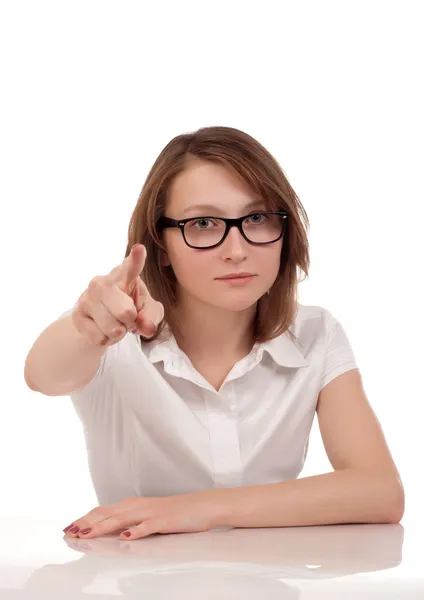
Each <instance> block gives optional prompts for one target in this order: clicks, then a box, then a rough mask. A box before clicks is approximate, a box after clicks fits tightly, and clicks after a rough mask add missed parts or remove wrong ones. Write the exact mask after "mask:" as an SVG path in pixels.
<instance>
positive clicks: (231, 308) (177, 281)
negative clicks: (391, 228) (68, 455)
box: [25, 127, 404, 539]
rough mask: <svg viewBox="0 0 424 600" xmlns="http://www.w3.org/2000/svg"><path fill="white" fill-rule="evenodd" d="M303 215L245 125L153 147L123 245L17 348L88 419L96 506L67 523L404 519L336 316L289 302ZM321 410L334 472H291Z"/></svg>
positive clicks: (33, 373)
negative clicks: (111, 263) (117, 257)
mask: <svg viewBox="0 0 424 600" xmlns="http://www.w3.org/2000/svg"><path fill="white" fill-rule="evenodd" d="M307 227H309V223H308V218H307V215H306V213H305V210H304V208H303V206H302V204H301V203H300V201H299V199H298V197H297V196H296V193H295V192H294V190H293V188H292V187H291V185H290V183H289V182H288V180H287V178H286V176H285V174H284V172H283V170H282V169H281V167H280V166H279V164H278V162H277V161H276V160H275V158H273V156H272V155H271V154H270V153H269V152H268V151H267V150H266V149H265V148H264V147H263V146H262V145H261V144H260V143H258V142H257V141H256V140H255V139H253V138H252V137H251V136H249V135H248V134H246V133H244V132H242V131H240V130H237V129H234V128H230V127H206V128H202V129H200V130H198V131H196V132H194V133H190V134H184V135H180V136H177V137H176V138H174V139H173V140H171V141H170V142H169V144H167V146H166V147H165V148H164V149H163V151H162V152H161V153H160V155H159V157H158V158H157V160H156V162H155V163H154V165H153V167H152V169H151V170H150V173H149V174H148V176H147V179H146V181H145V184H144V186H143V189H142V191H141V194H140V197H139V199H138V202H137V205H136V207H135V210H134V212H133V215H132V218H131V221H130V225H129V233H128V245H127V249H126V253H125V260H124V261H123V263H122V264H120V265H118V266H117V267H115V268H114V269H113V270H112V271H111V272H110V273H109V274H108V275H105V276H96V277H94V278H93V279H92V281H91V282H90V284H89V285H88V287H87V289H86V290H85V291H84V292H83V294H82V295H81V296H80V297H79V299H78V301H77V303H76V305H75V306H74V308H73V309H71V310H69V311H67V312H65V313H64V314H63V315H61V317H60V318H59V319H58V320H56V321H55V322H53V323H52V324H51V325H50V326H49V327H47V328H46V329H45V330H44V331H43V332H42V333H41V334H40V336H39V337H38V338H37V340H36V341H35V342H34V345H33V346H32V348H31V350H30V352H29V354H28V356H27V359H26V363H25V379H26V382H27V384H28V386H29V387H30V388H31V389H33V390H35V391H38V392H41V393H43V394H46V395H49V396H62V395H70V397H71V400H72V402H73V404H74V406H75V409H76V411H77V413H78V415H79V418H80V419H81V422H82V424H83V426H84V433H85V436H86V442H87V452H88V461H89V467H90V473H91V477H92V481H93V485H94V488H95V490H96V494H97V499H98V502H99V506H98V507H96V508H95V509H93V510H92V511H90V512H89V513H88V514H87V515H85V516H83V517H82V518H80V519H78V520H76V521H74V522H73V523H72V525H71V526H69V527H68V528H66V529H65V532H66V533H67V535H71V536H81V537H96V536H99V535H103V534H106V533H107V534H110V533H112V532H115V531H120V535H121V536H131V538H132V539H136V538H140V537H144V536H146V535H149V534H154V533H176V532H193V531H206V530H208V529H210V528H213V527H219V526H229V527H276V526H292V525H318V524H333V523H370V522H377V523H393V522H398V521H399V520H400V519H401V518H402V515H403V511H404V491H403V486H402V482H401V479H400V477H399V473H398V471H397V469H396V466H395V464H394V462H393V459H392V457H391V454H390V451H389V448H388V446H387V444H386V441H385V438H384V435H383V433H382V431H381V427H380V425H379V422H378V420H377V418H376V416H375V415H374V412H373V410H372V408H371V406H370V404H369V402H368V400H367V397H366V395H365V392H364V389H363V386H362V381H361V376H360V372H359V369H358V367H357V364H356V362H355V357H354V354H353V351H352V348H351V346H350V344H349V340H348V338H347V336H346V334H345V331H344V329H343V326H342V324H341V323H340V322H339V321H338V320H337V319H336V318H335V317H334V316H333V315H332V314H331V312H330V311H329V310H326V309H325V308H322V307H319V306H304V305H301V304H299V303H298V301H297V291H298V283H299V277H298V269H299V270H301V271H303V272H304V274H305V275H306V276H307V275H308V267H309V248H308V240H307V234H306V228H307ZM315 413H317V416H318V421H319V426H320V431H321V434H322V438H323V443H324V446H325V449H326V451H327V454H328V458H329V460H330V462H331V464H332V466H333V468H334V471H333V472H331V473H326V474H321V475H316V476H313V477H307V478H303V479H297V477H298V475H299V473H300V472H301V470H302V467H303V464H304V461H305V457H306V453H307V449H308V441H309V434H310V430H311V426H312V423H313V419H314V415H315ZM124 530H126V531H124ZM122 539H126V538H125V537H122Z"/></svg>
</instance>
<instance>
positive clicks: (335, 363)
mask: <svg viewBox="0 0 424 600" xmlns="http://www.w3.org/2000/svg"><path fill="white" fill-rule="evenodd" d="M327 314H328V315H329V317H330V320H331V323H332V325H333V326H332V327H331V326H330V328H331V331H330V334H329V337H328V341H327V344H326V347H325V355H324V359H323V367H322V372H321V381H320V386H319V390H320V391H321V390H322V389H323V388H324V387H325V386H326V385H327V383H330V381H332V380H333V379H335V378H336V377H338V376H339V375H341V374H342V373H345V372H346V371H351V370H352V369H357V368H358V365H357V362H356V357H355V354H354V352H353V349H352V347H351V344H350V341H349V338H348V336H347V334H346V331H345V329H344V327H343V325H342V324H341V323H340V321H337V319H335V317H333V316H332V315H331V313H329V312H328V311H327Z"/></svg>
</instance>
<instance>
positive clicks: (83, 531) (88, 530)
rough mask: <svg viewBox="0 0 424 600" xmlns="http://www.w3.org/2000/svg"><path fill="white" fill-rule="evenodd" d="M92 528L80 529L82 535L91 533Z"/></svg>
mask: <svg viewBox="0 0 424 600" xmlns="http://www.w3.org/2000/svg"><path fill="white" fill-rule="evenodd" d="M90 531H91V529H83V530H82V531H80V533H81V534H82V535H87V533H90Z"/></svg>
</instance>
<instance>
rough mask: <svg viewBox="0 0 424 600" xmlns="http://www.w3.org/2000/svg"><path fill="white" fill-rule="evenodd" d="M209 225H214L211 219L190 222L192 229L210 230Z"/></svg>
mask: <svg viewBox="0 0 424 600" xmlns="http://www.w3.org/2000/svg"><path fill="white" fill-rule="evenodd" d="M208 223H212V224H213V221H212V220H211V219H196V220H194V221H190V227H197V229H210V227H208V226H207V224H208ZM215 224H216V223H215Z"/></svg>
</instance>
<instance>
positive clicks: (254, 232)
mask: <svg viewBox="0 0 424 600" xmlns="http://www.w3.org/2000/svg"><path fill="white" fill-rule="evenodd" d="M285 219H287V213H286V212H284V211H279V212H268V211H265V212H262V211H261V212H257V213H251V214H249V215H245V216H244V217H239V218H238V219H225V218H223V217H195V218H193V217H191V218H189V219H181V220H178V219H171V218H170V217H160V218H159V221H158V226H159V228H160V229H166V228H168V227H178V228H179V229H180V230H181V233H182V235H183V238H184V241H185V243H186V244H187V246H189V247H190V248H196V249H205V248H214V247H215V246H219V245H220V244H222V242H223V241H224V240H225V238H226V237H227V235H228V233H229V231H230V229H231V227H237V229H238V230H239V231H240V233H241V235H242V236H243V237H244V239H245V240H246V241H247V242H249V244H255V245H262V244H273V243H274V242H277V241H278V240H279V239H281V237H282V236H283V232H284V225H285Z"/></svg>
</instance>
